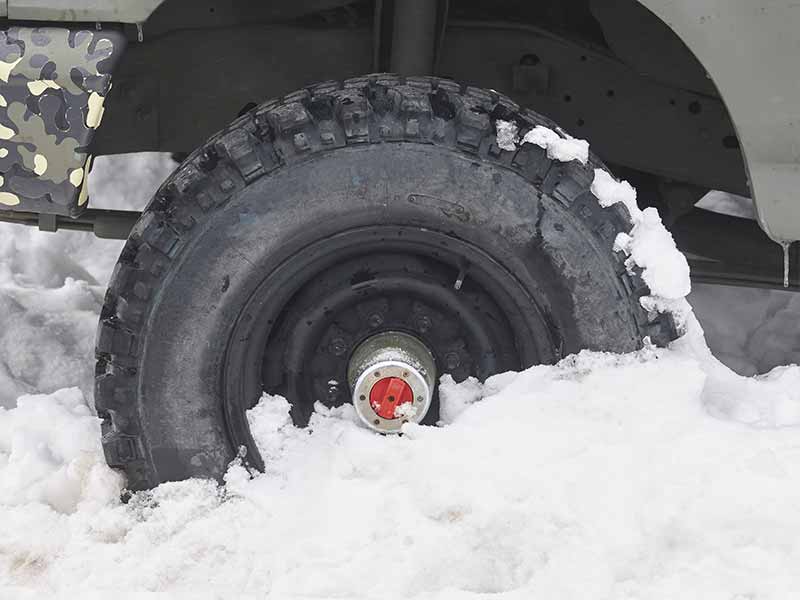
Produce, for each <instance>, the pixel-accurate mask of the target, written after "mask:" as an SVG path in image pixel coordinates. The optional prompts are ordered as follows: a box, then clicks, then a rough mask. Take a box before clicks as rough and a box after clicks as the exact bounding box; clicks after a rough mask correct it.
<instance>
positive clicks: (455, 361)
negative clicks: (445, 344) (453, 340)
mask: <svg viewBox="0 0 800 600" xmlns="http://www.w3.org/2000/svg"><path fill="white" fill-rule="evenodd" d="M444 364H445V366H446V367H447V368H448V369H449V370H451V371H452V370H453V369H457V368H458V367H459V366H460V365H461V357H460V356H458V354H457V353H456V352H448V353H447V355H446V356H445V357H444Z"/></svg>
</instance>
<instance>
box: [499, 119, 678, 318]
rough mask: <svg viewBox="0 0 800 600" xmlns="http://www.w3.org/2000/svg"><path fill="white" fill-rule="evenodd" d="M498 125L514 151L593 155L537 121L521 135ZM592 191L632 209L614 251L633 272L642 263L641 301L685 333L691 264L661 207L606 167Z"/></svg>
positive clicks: (503, 143) (507, 124)
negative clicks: (643, 202)
mask: <svg viewBox="0 0 800 600" xmlns="http://www.w3.org/2000/svg"><path fill="white" fill-rule="evenodd" d="M496 130H497V145H498V147H500V148H502V149H503V150H507V151H514V150H516V149H517V147H518V145H520V144H536V145H537V146H539V147H541V148H544V149H545V150H546V151H547V156H548V157H549V158H551V159H553V160H559V161H561V162H570V161H573V160H576V161H578V162H580V163H581V164H582V165H585V164H586V162H587V161H588V158H589V143H588V142H587V141H586V140H580V139H576V138H573V137H571V136H569V135H568V134H567V133H565V132H563V131H559V132H556V131H553V130H552V129H550V128H548V127H544V126H543V125H537V126H536V127H534V128H533V129H531V130H530V131H528V132H527V133H525V135H524V136H522V138H520V136H519V128H518V126H517V124H516V123H514V122H511V121H503V120H501V119H498V120H497V123H496ZM591 192H592V193H593V194H594V195H595V196H596V197H597V200H598V202H599V203H600V206H602V207H603V208H608V207H610V206H613V205H615V204H622V205H623V206H624V207H625V208H626V209H627V211H628V215H629V216H630V221H631V225H632V228H631V231H630V232H628V233H625V232H620V233H618V234H617V237H616V239H615V240H614V251H615V252H624V253H625V254H626V255H627V256H628V258H627V260H626V261H625V266H626V268H627V269H628V272H629V273H631V274H633V272H634V269H636V268H637V267H638V268H639V269H641V270H642V273H641V276H642V279H643V280H644V282H645V283H646V284H647V285H648V287H649V288H650V292H651V293H650V294H649V295H647V296H643V297H642V298H640V300H639V301H640V303H641V305H642V307H644V309H645V310H647V311H648V312H668V313H671V314H672V316H673V318H674V319H675V324H676V326H677V327H678V329H679V332H680V333H685V330H686V323H687V318H688V315H689V313H690V312H691V308H690V307H689V304H688V303H687V302H686V300H685V298H686V296H687V295H688V294H689V292H691V290H692V285H691V280H690V278H689V264H688V262H687V261H686V257H685V256H684V255H683V254H682V253H681V252H680V251H679V250H678V248H677V246H676V245H675V241H674V240H673V238H672V234H671V233H670V232H669V231H667V229H666V227H664V224H663V223H662V222H661V217H660V216H659V215H658V211H657V210H656V209H655V208H652V207H650V208H645V209H644V210H642V209H640V208H639V205H638V204H637V202H636V189H635V188H634V187H633V186H632V185H631V184H630V183H628V182H627V181H618V180H616V179H615V178H614V177H613V176H612V175H611V174H610V173H609V172H608V171H606V170H605V169H599V168H598V169H595V170H594V180H593V182H592V186H591Z"/></svg>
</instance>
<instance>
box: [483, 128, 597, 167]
mask: <svg viewBox="0 0 800 600" xmlns="http://www.w3.org/2000/svg"><path fill="white" fill-rule="evenodd" d="M495 128H496V138H497V146H498V147H499V148H501V149H503V150H510V151H513V150H516V149H517V144H536V145H537V146H539V147H540V148H544V149H545V150H546V151H547V156H548V157H549V158H551V159H553V160H558V161H561V162H570V161H573V160H577V161H578V162H580V163H581V164H582V165H585V164H586V162H587V161H588V160H589V142H587V141H586V140H579V139H576V138H573V137H571V136H569V135H568V134H566V133H565V132H563V131H562V132H560V135H559V133H556V132H555V131H553V130H552V129H550V128H548V127H544V126H543V125H536V126H535V127H534V128H533V129H531V130H529V131H528V132H527V133H525V135H524V136H523V137H522V140H521V141H520V138H519V135H518V134H519V128H518V126H517V124H516V123H513V122H511V121H503V120H502V119H498V120H497V121H496V124H495Z"/></svg>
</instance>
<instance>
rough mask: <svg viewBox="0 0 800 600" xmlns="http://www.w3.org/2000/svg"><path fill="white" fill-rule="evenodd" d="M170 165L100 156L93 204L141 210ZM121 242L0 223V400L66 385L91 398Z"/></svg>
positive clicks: (162, 160)
mask: <svg viewBox="0 0 800 600" xmlns="http://www.w3.org/2000/svg"><path fill="white" fill-rule="evenodd" d="M172 168H174V163H173V162H172V161H171V159H169V156H168V155H159V154H142V155H135V156H115V157H100V158H98V159H97V161H96V163H95V165H94V168H93V170H92V178H91V186H92V190H93V192H92V204H93V206H102V207H107V208H124V209H139V210H141V209H142V208H143V207H144V205H145V203H146V202H147V201H148V200H149V199H150V197H151V196H152V195H153V193H154V192H155V190H156V188H157V187H158V185H160V182H161V181H163V179H164V178H165V177H166V175H167V174H168V173H169V172H170V171H171V169H172ZM126 169H127V172H128V173H129V176H127V177H123V176H119V175H120V173H121V172H122V173H125V172H126ZM122 244H123V242H121V241H117V240H100V239H97V238H95V237H94V236H92V235H87V234H85V233H82V232H75V231H61V232H59V233H58V234H57V235H54V234H49V233H41V232H39V231H37V230H35V229H34V228H26V227H21V226H19V225H9V224H0V407H2V406H13V405H14V401H15V400H16V398H17V397H18V396H20V395H22V394H29V393H36V392H52V391H55V390H57V389H59V388H62V387H71V386H76V387H79V388H80V389H81V390H82V391H83V392H84V394H85V396H86V397H87V398H90V397H91V390H92V385H93V378H94V372H93V365H92V357H93V355H94V335H95V331H96V329H97V315H98V314H99V312H100V308H101V306H102V302H103V296H104V294H105V287H106V283H107V281H108V278H109V277H110V276H111V271H112V270H113V268H114V264H115V263H116V261H117V257H118V256H119V253H120V251H121V250H122Z"/></svg>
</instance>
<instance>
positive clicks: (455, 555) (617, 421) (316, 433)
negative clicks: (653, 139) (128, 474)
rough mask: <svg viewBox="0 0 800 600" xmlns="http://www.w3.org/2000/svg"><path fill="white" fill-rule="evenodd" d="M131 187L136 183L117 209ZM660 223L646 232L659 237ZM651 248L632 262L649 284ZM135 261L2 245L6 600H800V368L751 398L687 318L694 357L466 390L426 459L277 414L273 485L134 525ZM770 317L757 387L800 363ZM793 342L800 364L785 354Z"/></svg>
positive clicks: (144, 508)
mask: <svg viewBox="0 0 800 600" xmlns="http://www.w3.org/2000/svg"><path fill="white" fill-rule="evenodd" d="M515 135H516V133H515ZM130 161H134V164H133V165H132V168H129V167H126V165H130ZM122 168H124V169H125V170H124V172H126V173H129V174H130V175H131V176H130V177H128V178H125V177H123V178H117V179H114V180H113V185H114V186H118V187H117V188H116V189H113V188H111V187H110V186H111V185H112V180H111V179H110V177H111V175H116V174H118V172H119V170H120V169H122ZM170 168H171V164H170V163H169V161H168V160H167V159H165V158H157V157H156V158H154V157H149V158H148V157H136V158H132V159H131V158H127V159H126V158H121V157H120V158H116V159H110V160H108V159H107V160H106V161H103V160H102V159H101V160H100V161H98V164H97V167H96V171H95V172H94V173H93V180H92V183H93V185H95V189H96V190H99V193H97V194H96V195H97V196H99V198H97V199H96V200H95V201H94V202H95V203H96V204H100V205H106V206H109V205H111V204H112V202H111V197H112V196H113V197H114V198H115V199H116V206H118V207H123V206H130V205H139V206H141V204H142V203H143V202H144V199H145V198H146V197H147V196H149V194H150V193H151V192H152V190H153V189H154V187H155V185H157V184H156V183H155V182H157V181H160V180H161V179H162V178H163V176H164V174H165V172H166V171H168V170H169V169H170ZM601 179H602V176H601ZM600 184H601V185H604V184H605V185H608V186H611V187H614V186H612V185H611V182H608V181H606V182H603V181H601V182H600ZM623 187H624V186H623ZM629 194H630V192H627V191H624V190H622V191H621V196H620V198H621V199H622V201H625V199H626V198H627V199H629V198H630V196H629ZM645 213H646V211H645ZM656 218H657V217H656ZM653 219H654V217H652V216H649V217H646V216H644V213H642V214H641V215H639V222H640V223H642V227H643V228H644V229H643V231H647V232H649V233H651V234H652V233H653V228H654V227H655V225H654V223H653V221H652V220H653ZM656 229H657V228H656ZM636 239H637V236H636V235H634V236H633V239H627V240H625V239H623V240H618V243H619V246H620V248H624V249H626V250H627V251H628V252H629V253H630V256H631V257H632V258H633V260H637V252H636V248H635V244H634V243H633V242H635V241H636ZM642 239H644V238H642ZM657 243H665V240H663V239H661V240H660V241H659V242H657ZM645 246H649V244H645ZM119 248H120V244H119V243H118V242H103V241H99V240H94V239H93V238H90V237H87V236H83V235H82V234H69V233H60V234H58V235H57V236H54V235H51V234H41V233H38V232H35V231H31V230H27V229H23V228H20V227H14V226H10V225H0V405H2V404H4V403H5V404H6V405H7V406H9V407H14V408H10V409H8V410H4V409H2V408H0V598H6V597H8V598H22V597H37V598H38V597H46V596H50V595H53V593H55V592H61V593H65V592H68V593H69V595H70V597H76V596H77V597H80V596H82V595H83V591H84V590H85V591H92V592H94V593H95V594H98V595H99V596H98V597H109V596H111V595H112V594H113V595H114V596H120V594H121V592H136V591H159V592H168V593H171V594H179V593H181V592H186V593H189V592H191V597H193V598H197V597H219V598H239V597H259V598H263V597H265V594H266V593H268V592H271V593H272V595H273V597H280V598H283V597H290V596H296V597H324V598H328V597H337V598H342V597H375V598H393V597H410V596H417V597H420V598H472V597H475V595H480V594H489V593H491V594H497V593H502V594H503V595H502V597H518V598H548V599H550V598H593V599H594V598H648V599H655V598H670V599H672V598H677V597H680V598H703V599H715V598H720V599H723V598H724V599H726V600H731V599H737V600H744V599H756V598H757V599H759V600H761V599H764V598H776V599H778V598H780V599H784V598H792V597H797V596H798V594H799V593H800V571H799V570H798V569H797V568H796V565H797V564H798V559H800V512H798V510H797V506H798V502H799V501H800V460H799V459H800V427H799V426H800V368H798V367H782V368H777V369H775V370H774V371H773V372H772V373H770V374H769V375H767V376H764V377H760V378H746V377H741V376H738V375H736V374H734V373H733V372H732V371H730V370H729V369H728V368H727V367H725V366H723V365H722V364H721V363H719V362H718V361H717V360H716V359H714V357H713V356H712V355H711V353H710V352H709V350H708V349H707V347H706V345H705V343H704V340H703V336H702V331H701V329H700V327H699V325H698V324H697V322H696V320H695V319H694V316H693V315H692V314H691V312H689V311H688V308H687V307H685V306H684V307H682V310H683V311H684V317H685V321H686V328H687V330H688V334H687V335H686V336H685V337H684V338H682V339H681V340H680V341H679V342H677V343H676V344H674V345H673V347H672V348H670V349H666V350H655V349H650V348H646V349H645V350H642V351H640V352H638V353H634V354H630V355H625V356H617V355H610V354H599V353H588V352H584V353H582V354H580V355H579V356H577V357H570V358H568V359H565V360H564V361H562V363H560V364H559V365H555V366H540V367H534V368H532V369H529V370H527V371H525V372H523V373H520V374H513V373H511V374H504V375H500V376H497V377H494V378H492V379H490V380H489V381H487V382H486V383H484V384H481V383H479V382H477V381H474V380H473V381H468V382H465V383H463V384H460V385H456V384H454V383H453V382H452V380H449V379H447V378H445V380H444V381H443V383H442V395H443V403H444V408H443V421H444V422H445V424H444V426H442V427H438V428H432V427H420V426H407V430H406V435H405V436H403V437H402V438H396V437H380V436H376V435H374V434H372V433H370V432H368V431H367V430H365V429H364V428H362V427H360V426H359V425H358V424H357V418H356V417H355V415H354V414H353V411H352V409H350V408H349V407H345V408H343V409H339V410H335V411H324V410H320V411H319V412H318V413H317V414H316V415H315V416H314V417H313V420H312V425H311V427H310V428H309V429H307V430H297V429H295V428H294V427H292V426H291V424H290V421H289V419H288V417H287V413H286V410H287V404H286V402H285V401H284V400H283V399H282V398H279V397H265V398H263V399H262V402H261V403H260V404H259V405H258V406H257V407H256V408H255V409H253V410H252V411H251V412H250V414H249V415H248V416H249V418H250V421H251V424H252V430H253V432H254V436H255V438H256V440H257V443H258V444H259V448H260V449H261V451H262V454H264V456H265V457H267V458H268V465H269V469H268V472H267V473H266V474H264V475H259V476H257V477H255V478H253V479H251V478H250V476H249V475H248V474H247V473H246V472H245V471H244V469H243V468H242V467H240V466H236V465H234V466H233V467H232V468H231V470H230V471H229V474H228V478H227V485H226V486H225V487H223V488H220V487H217V486H216V485H214V484H211V483H209V482H203V481H188V482H182V483H173V484H166V485H162V486H160V487H159V488H158V489H156V490H154V491H153V492H152V493H148V494H140V495H138V496H136V497H134V499H133V500H132V501H131V502H130V503H129V504H127V505H122V504H120V503H119V501H118V499H117V498H118V495H119V491H120V489H121V486H122V485H123V482H122V480H121V478H120V477H119V476H117V475H116V474H115V473H113V472H112V471H110V470H109V469H108V468H107V467H106V466H105V463H104V461H103V458H102V453H101V451H100V449H99V444H98V435H99V423H98V421H97V419H96V418H95V417H94V416H93V413H92V411H91V409H90V408H88V406H87V405H90V404H91V397H90V390H91V354H92V345H93V339H94V329H95V324H96V318H97V312H98V311H99V306H100V302H101V300H102V294H103V284H104V283H105V281H106V280H107V278H108V276H109V273H110V270H111V268H112V267H113V262H114V260H115V257H116V254H117V253H118V251H119ZM638 257H639V259H638V260H642V261H648V260H652V261H655V262H653V263H652V264H653V265H655V266H654V267H653V272H652V273H651V275H653V276H654V277H656V279H653V280H652V281H651V284H652V285H653V288H654V290H660V293H659V294H654V295H655V296H657V297H656V298H655V299H654V302H655V301H657V302H662V303H663V302H665V301H671V302H674V303H679V302H682V301H681V300H680V297H681V296H682V292H681V291H678V293H677V294H675V293H674V292H675V290H676V289H677V288H676V287H675V286H674V285H669V284H665V285H664V286H663V287H659V285H660V284H661V283H664V280H663V279H662V278H659V277H658V276H657V273H668V272H672V273H673V275H670V276H669V277H670V278H671V279H672V280H673V281H678V282H680V281H683V275H684V274H683V271H682V268H681V267H680V265H679V264H677V263H675V262H674V258H672V259H669V260H667V262H664V261H663V260H662V259H663V258H664V257H659V256H655V257H653V256H652V254H650V253H648V248H644V249H641V248H640V252H639V254H638ZM664 265H666V266H664ZM640 266H644V265H640ZM700 292H701V294H702V293H703V290H702V289H701V290H700ZM714 292H717V295H716V300H715V299H714V298H715V296H714ZM748 292H751V291H750V290H748ZM697 293H698V290H695V292H694V294H697ZM728 293H729V292H724V293H719V292H718V288H716V289H714V290H711V291H708V290H706V291H705V294H706V295H705V296H702V295H701V296H698V297H699V298H701V300H700V302H699V304H698V306H699V305H701V304H704V303H705V304H706V305H707V310H708V313H709V314H713V317H714V319H713V320H711V319H710V320H709V321H708V322H713V323H715V324H716V323H724V321H723V320H722V319H721V318H720V315H721V314H723V313H725V312H730V311H732V310H733V309H734V308H735V306H736V305H735V303H734V302H731V301H729V300H727V299H726V296H725V294H728ZM755 294H756V292H753V295H752V296H748V297H747V301H746V303H745V305H746V310H745V309H739V310H740V312H738V313H735V314H734V318H733V319H730V320H728V323H727V328H728V329H729V330H735V331H736V332H742V331H743V333H736V334H735V335H733V337H732V338H731V339H734V340H735V341H736V343H735V344H728V346H727V349H729V350H730V351H729V353H728V354H729V355H728V356H726V357H725V358H726V360H728V361H729V362H734V363H735V362H736V361H737V360H739V361H740V363H741V364H738V365H737V366H739V367H741V368H743V370H745V371H747V370H748V369H750V370H751V371H752V369H751V367H753V368H755V369H757V370H765V369H766V368H768V366H772V364H769V361H762V362H761V363H759V362H758V360H756V358H754V357H759V356H760V355H762V354H764V350H765V349H767V350H769V349H770V348H772V350H773V352H772V360H778V361H780V360H783V359H785V358H786V357H787V356H792V354H791V352H793V351H800V348H797V347H796V343H797V339H795V338H796V337H797V334H796V332H797V320H796V319H797V315H798V314H800V310H798V309H800V306H798V300H797V298H798V297H797V296H791V295H787V296H769V298H768V299H767V300H763V298H765V295H764V294H763V293H761V296H760V297H761V298H762V301H761V303H759V302H758V301H757V299H756V298H757V296H756V295H755ZM727 297H729V296H727ZM775 298H779V300H777V301H776V300H775ZM785 298H790V299H788V300H786V301H784V299H785ZM762 305H766V306H767V307H766V308H764V307H763V306H762ZM721 307H724V308H721ZM756 309H757V311H761V312H757V311H756ZM792 311H794V313H793V312H792ZM753 314H755V315H756V317H755V319H753V320H760V321H761V322H760V323H756V322H753V323H752V324H748V317H747V315H753ZM792 314H794V315H795V316H794V320H792V319H793V318H792V316H791V315H792ZM701 317H702V313H701ZM764 317H771V318H769V319H767V318H764ZM704 323H705V321H704ZM714 330H716V331H717V333H716V334H715V335H717V336H718V338H719V339H720V340H722V342H720V343H722V344H723V345H724V344H725V343H727V342H726V340H727V339H728V338H726V333H729V332H726V331H725V326H724V325H719V326H717V325H715V326H714V328H712V331H714ZM779 330H780V331H781V332H785V335H784V342H785V346H784V347H783V352H782V353H781V352H780V349H779V346H778V345H777V344H773V346H770V343H771V342H770V340H771V339H774V338H775V335H774V334H775V332H777V331H779ZM761 332H765V333H763V334H762V333H761ZM770 332H772V334H771V335H768V334H769V333H770ZM792 333H794V338H792ZM760 335H761V336H762V338H763V339H762V342H761V345H760V346H759V342H758V339H759V336H760ZM740 338H747V340H746V342H742V343H740ZM793 344H795V347H794V350H792V345H793ZM739 349H741V351H742V353H741V356H743V357H744V358H742V357H740V356H739V353H738V350H739ZM70 386H75V387H70ZM26 393H28V394H34V395H28V396H24V395H23V394H26ZM20 396H21V397H20ZM18 397H19V399H18V400H17V398H18Z"/></svg>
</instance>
